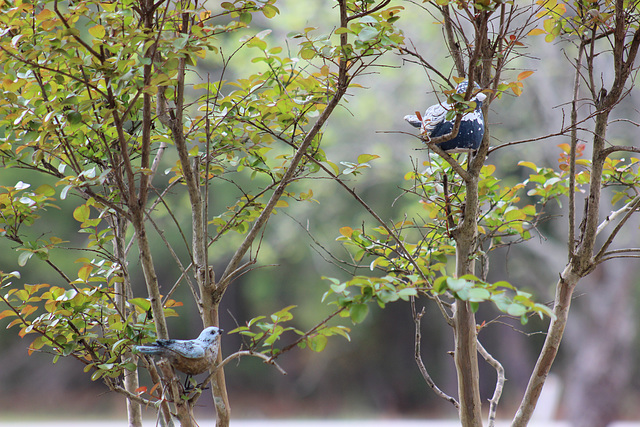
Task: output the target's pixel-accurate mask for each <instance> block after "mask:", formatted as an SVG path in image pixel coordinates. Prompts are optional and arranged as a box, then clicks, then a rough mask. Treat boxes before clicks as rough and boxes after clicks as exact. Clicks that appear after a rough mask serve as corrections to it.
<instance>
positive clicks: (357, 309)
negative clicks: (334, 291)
mask: <svg viewBox="0 0 640 427" xmlns="http://www.w3.org/2000/svg"><path fill="white" fill-rule="evenodd" d="M368 313H369V306H368V305H367V304H353V305H351V307H349V316H350V317H351V321H352V322H353V323H356V324H357V323H362V322H363V321H364V319H365V318H366V317H367V314H368Z"/></svg>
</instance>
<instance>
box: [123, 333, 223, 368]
mask: <svg viewBox="0 0 640 427" xmlns="http://www.w3.org/2000/svg"><path fill="white" fill-rule="evenodd" d="M221 332H223V331H222V329H220V328H217V327H215V326H209V327H208V328H204V330H203V331H202V332H201V333H200V335H199V336H198V338H196V339H194V340H156V342H154V343H151V344H149V345H139V346H136V347H135V349H136V350H137V351H138V352H140V353H143V354H148V355H152V356H160V357H164V358H166V359H167V360H169V363H171V365H172V366H173V367H174V368H175V369H177V370H178V371H180V372H184V373H185V374H187V375H197V374H200V373H202V372H204V371H206V370H208V369H209V368H211V366H213V362H214V361H215V360H216V357H218V347H220V340H219V339H218V338H219V337H220V333H221Z"/></svg>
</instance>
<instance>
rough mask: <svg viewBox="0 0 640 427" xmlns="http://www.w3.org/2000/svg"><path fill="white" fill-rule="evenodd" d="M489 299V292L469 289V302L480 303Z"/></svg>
mask: <svg viewBox="0 0 640 427" xmlns="http://www.w3.org/2000/svg"><path fill="white" fill-rule="evenodd" d="M489 298H491V292H489V291H488V290H486V289H482V288H472V289H469V301H471V302H482V301H486V300H488V299H489Z"/></svg>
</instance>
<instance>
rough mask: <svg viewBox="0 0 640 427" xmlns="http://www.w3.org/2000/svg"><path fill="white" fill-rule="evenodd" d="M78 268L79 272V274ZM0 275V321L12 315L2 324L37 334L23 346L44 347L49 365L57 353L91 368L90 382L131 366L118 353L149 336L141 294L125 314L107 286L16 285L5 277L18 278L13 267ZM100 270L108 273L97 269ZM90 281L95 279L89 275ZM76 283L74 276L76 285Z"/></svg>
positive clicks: (173, 304) (146, 305) (169, 309)
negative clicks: (1, 307) (0, 303)
mask: <svg viewBox="0 0 640 427" xmlns="http://www.w3.org/2000/svg"><path fill="white" fill-rule="evenodd" d="M83 268H84V267H83ZM83 268H81V269H80V270H81V271H80V272H79V275H84V273H83V272H82V270H83ZM0 274H1V279H0V280H2V282H1V283H2V287H1V288H0V289H1V290H2V291H3V293H4V294H3V295H0V299H1V300H2V301H3V302H5V303H6V304H7V305H8V306H9V307H10V308H8V309H6V310H4V311H2V312H0V319H4V318H9V319H11V318H13V320H12V321H11V322H10V323H9V325H8V326H7V328H12V327H17V328H19V332H18V335H19V336H20V337H25V336H26V335H29V334H35V335H37V337H36V338H35V339H34V340H33V341H32V342H31V344H30V345H29V349H28V351H29V354H31V353H33V352H34V351H45V350H43V349H45V348H46V349H48V350H46V351H48V352H50V353H52V354H53V355H54V359H53V360H54V363H55V361H56V360H57V359H58V358H59V357H60V356H63V357H66V356H72V357H74V358H76V359H78V360H80V361H81V362H82V363H84V364H85V372H88V371H90V370H93V373H92V375H91V379H92V380H97V379H99V378H101V377H102V376H103V375H105V376H108V377H112V378H114V377H118V376H120V375H121V374H122V373H123V371H124V370H129V371H132V370H134V369H135V363H132V362H131V361H130V360H128V359H126V358H123V357H122V355H123V354H124V352H125V351H127V350H129V349H130V348H131V346H132V345H134V344H139V343H141V342H145V341H148V340H150V339H152V338H153V336H154V335H155V329H154V326H153V322H152V321H151V319H150V318H149V309H150V303H149V301H148V300H145V299H143V298H135V299H131V300H129V301H128V302H127V304H126V311H127V313H128V314H127V315H125V314H124V313H123V312H122V311H121V310H120V308H119V307H118V304H116V301H115V300H116V294H115V292H114V290H113V288H112V287H110V286H106V285H98V284H92V286H88V287H79V286H77V285H76V284H74V285H73V286H72V288H71V289H65V288H62V287H60V286H52V285H49V284H46V283H40V284H34V285H29V284H27V285H23V286H22V287H16V286H12V283H11V281H10V280H12V279H19V278H20V274H19V273H18V272H17V271H14V272H11V273H0ZM101 274H104V275H107V274H108V272H107V271H105V270H104V269H101ZM93 279H98V277H97V276H95V275H94V276H93ZM114 280H117V276H114V278H113V280H112V282H113V281H114ZM81 281H82V279H80V278H79V279H78V281H77V282H78V284H79V283H80V282H81ZM5 292H6V293H5ZM178 305H179V303H176V302H175V301H173V300H169V301H167V303H166V304H165V307H166V309H165V314H166V315H167V316H171V315H174V316H175V315H177V314H176V312H175V310H174V308H173V307H176V306H178Z"/></svg>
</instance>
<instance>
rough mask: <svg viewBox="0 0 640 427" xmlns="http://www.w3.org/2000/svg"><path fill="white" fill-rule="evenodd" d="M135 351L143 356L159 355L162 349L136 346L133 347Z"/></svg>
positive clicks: (152, 346)
mask: <svg viewBox="0 0 640 427" xmlns="http://www.w3.org/2000/svg"><path fill="white" fill-rule="evenodd" d="M135 350H136V351H137V352H139V353H144V354H160V353H162V351H163V349H162V348H160V347H158V346H155V345H137V346H135Z"/></svg>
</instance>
